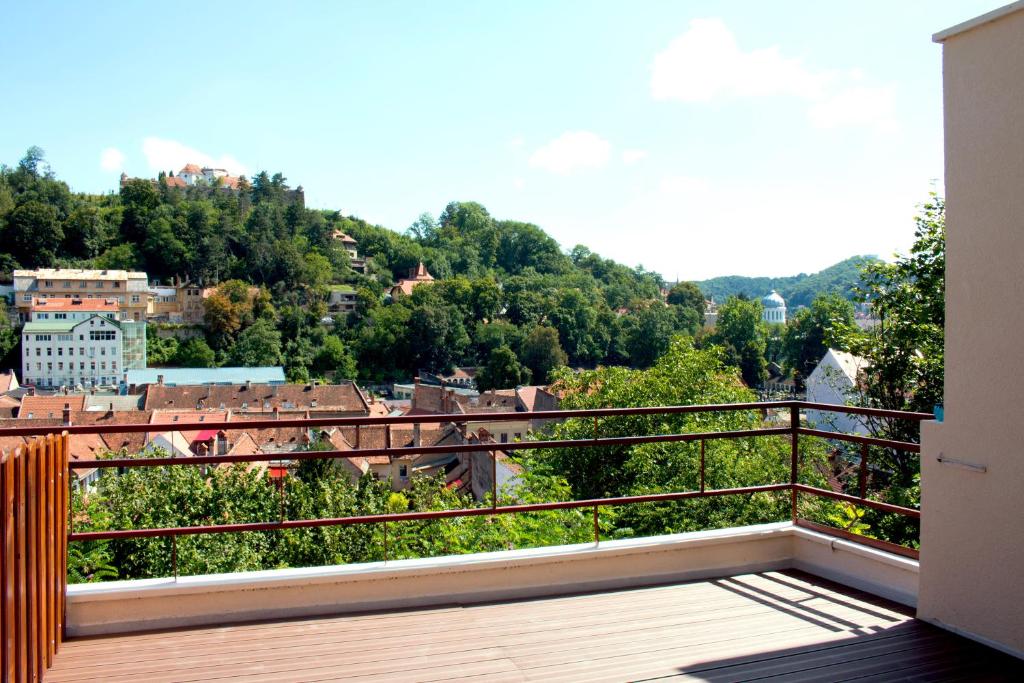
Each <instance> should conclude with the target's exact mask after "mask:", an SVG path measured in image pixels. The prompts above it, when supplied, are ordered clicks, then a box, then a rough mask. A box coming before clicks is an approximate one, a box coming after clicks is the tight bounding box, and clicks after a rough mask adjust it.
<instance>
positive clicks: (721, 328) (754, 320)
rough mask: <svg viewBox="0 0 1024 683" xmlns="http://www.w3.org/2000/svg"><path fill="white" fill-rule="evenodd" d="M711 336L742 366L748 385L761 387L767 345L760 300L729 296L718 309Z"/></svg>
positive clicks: (736, 363) (765, 366)
mask: <svg viewBox="0 0 1024 683" xmlns="http://www.w3.org/2000/svg"><path fill="white" fill-rule="evenodd" d="M710 339H711V342H712V343H713V344H717V345H719V346H722V347H725V349H726V354H727V356H726V357H727V358H728V360H729V362H730V363H732V364H733V365H736V366H737V367H739V368H740V374H741V375H742V376H743V381H744V382H746V383H747V386H748V387H757V386H760V385H761V384H762V383H763V382H764V380H765V379H766V378H767V376H768V370H767V363H765V358H764V356H765V351H766V348H767V344H766V341H765V329H764V323H763V322H762V321H761V302H760V301H752V300H749V299H741V298H740V297H735V296H734V297H729V299H728V300H727V301H726V302H725V303H724V304H722V305H721V306H720V307H719V309H718V318H717V321H716V323H715V332H714V334H712V335H711V337H710Z"/></svg>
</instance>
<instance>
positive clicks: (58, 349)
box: [57, 347, 64, 356]
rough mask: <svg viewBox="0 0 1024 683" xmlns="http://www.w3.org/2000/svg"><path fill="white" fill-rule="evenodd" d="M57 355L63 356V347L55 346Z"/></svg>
mask: <svg viewBox="0 0 1024 683" xmlns="http://www.w3.org/2000/svg"><path fill="white" fill-rule="evenodd" d="M57 355H58V356H63V355H64V349H63V348H61V347H58V348H57Z"/></svg>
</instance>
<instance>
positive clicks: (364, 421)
mask: <svg viewBox="0 0 1024 683" xmlns="http://www.w3.org/2000/svg"><path fill="white" fill-rule="evenodd" d="M805 409H810V410H817V411H823V412H829V411H831V412H838V413H848V414H854V415H862V416H869V417H874V418H883V419H903V420H911V421H917V422H919V421H921V420H927V419H931V417H932V416H931V415H929V414H927V413H908V412H900V411H891V410H880V409H871V408H858V407H848V406H834V405H827V404H815V403H808V402H801V401H776V402H762V403H736V404H724V405H697V406H664V407H644V408H602V409H593V410H557V411H537V412H514V413H478V414H473V415H464V414H453V415H415V416H399V417H348V418H336V417H332V418H311V419H296V420H283V419H268V420H246V421H244V422H225V423H217V429H218V431H220V430H224V431H229V430H258V429H281V428H301V429H314V428H341V427H350V428H354V429H356V430H357V431H358V430H359V429H361V428H363V427H369V426H383V427H384V428H385V432H384V434H385V441H384V443H385V445H384V447H383V448H363V449H355V450H346V451H339V450H330V451H296V452H291V453H288V454H287V455H286V456H284V457H286V459H288V460H293V461H301V460H330V459H337V458H364V457H370V456H388V457H389V458H403V457H406V456H413V455H426V454H459V453H480V452H489V453H490V456H491V467H492V471H491V477H490V479H491V486H492V489H491V495H490V501H489V502H490V504H489V505H485V506H482V507H472V508H460V509H453V510H434V511H417V512H400V513H390V514H373V515H357V516H349V517H338V518H319V519H286V518H285V517H284V513H283V507H282V513H281V517H280V518H279V519H277V520H274V521H261V522H249V523H233V524H216V525H198V526H186V527H164V528H144V529H118V530H107V531H74V530H73V529H72V528H71V524H70V519H71V517H70V516H69V514H68V501H69V500H70V496H69V493H70V490H69V487H70V486H71V482H72V477H70V476H69V472H70V471H74V470H82V469H92V468H99V469H120V468H131V467H166V466H171V465H175V466H177V465H181V466H206V465H221V464H231V463H253V462H269V461H272V460H280V459H281V458H282V455H283V454H281V453H273V454H268V453H257V454H251V455H248V454H246V455H201V456H185V457H181V456H171V457H159V458H153V457H141V458H140V457H111V458H99V459H90V460H71V459H69V458H68V457H67V452H68V451H67V448H68V439H69V437H70V436H72V435H76V434H115V433H139V432H154V431H158V430H167V429H173V430H175V431H202V430H207V429H209V428H210V426H211V425H210V423H208V422H176V423H173V424H163V425H154V424H121V425H109V426H108V425H104V426H96V425H66V426H60V427H12V428H4V429H0V436H25V437H36V438H34V439H33V440H32V441H31V442H30V443H29V445H28V446H26V447H22V448H19V449H17V450H16V451H15V452H14V453H11V454H4V455H3V460H2V463H3V467H0V476H2V482H0V483H2V491H3V501H4V510H3V534H4V536H3V538H4V543H5V545H4V548H5V553H4V557H5V560H4V562H3V566H2V567H0V570H2V572H0V573H2V577H0V578H2V586H3V591H2V593H3V622H2V623H3V627H4V643H5V646H4V650H3V655H4V659H3V667H4V668H3V671H4V672H5V673H9V672H10V673H11V674H12V675H11V676H10V677H9V678H10V679H11V680H18V679H17V678H15V677H14V675H13V672H15V671H22V670H24V671H31V670H37V671H38V670H40V669H39V667H42V666H45V662H47V661H49V659H48V658H52V653H53V650H55V648H56V646H57V645H58V644H59V638H60V636H59V633H60V631H61V629H62V628H63V625H64V615H63V605H64V602H63V601H64V592H65V588H66V566H67V565H66V551H67V543H69V542H70V543H76V542H84V541H102V540H113V539H131V538H144V537H157V536H159V537H170V539H171V543H172V549H171V552H172V566H173V571H174V573H175V575H176V574H177V564H176V562H177V560H176V552H175V551H176V539H177V537H179V536H185V535H194V534H221V533H240V532H266V531H274V530H281V529H301V528H312V527H330V526H344V525H359V524H379V525H382V527H383V535H382V538H383V545H384V548H383V550H384V558H385V561H387V559H388V525H389V524H397V523H401V522H408V521H415V520H437V519H450V518H457V517H470V516H481V515H506V514H520V513H532V512H541V511H549V510H568V509H590V510H592V514H593V520H594V541H595V543H599V542H600V540H601V538H600V534H601V530H600V525H599V514H600V509H601V508H603V507H611V506H621V505H633V504H638V503H664V502H670V501H680V500H688V499H696V498H706V497H714V496H735V495H748V494H756V493H766V492H779V493H781V492H789V502H790V517H791V520H792V522H793V523H794V524H795V525H799V526H804V527H808V528H812V529H814V530H816V531H820V532H822V533H826V534H831V535H834V536H838V537H842V538H845V539H848V540H851V541H855V542H858V543H863V544H866V545H870V546H873V547H876V548H879V549H883V550H886V551H889V552H893V553H898V554H900V555H904V556H907V557H912V558H916V557H917V555H918V553H917V551H916V550H915V549H912V548H908V547H904V546H901V545H897V544H894V543H890V542H888V541H882V540H878V539H873V538H869V537H866V536H863V535H859V534H854V533H851V532H848V531H845V530H842V529H837V528H833V527H829V526H825V525H822V524H819V523H817V522H814V521H812V520H809V519H804V518H802V517H800V515H799V506H798V502H799V498H800V496H812V497H821V498H828V499H832V500H837V501H842V502H845V503H849V504H853V505H856V506H862V507H865V508H871V509H874V510H878V511H880V512H884V513H894V514H898V515H903V516H906V517H909V518H920V511H919V510H918V509H915V508H910V507H904V506H900V505H894V504H891V503H886V502H882V501H878V500H873V499H871V498H869V497H868V491H867V477H868V471H869V465H870V463H869V459H870V455H869V450H868V449H869V447H870V446H876V447H882V448H889V449H895V450H898V451H904V452H910V453H919V452H920V446H919V445H918V444H916V443H910V442H904V441H894V440H890V439H882V438H875V437H871V436H861V435H854V434H844V433H837V432H831V431H824V430H820V429H814V428H809V427H802V426H801V424H800V412H801V410H805ZM737 411H748V412H749V411H759V412H760V413H761V414H763V415H767V414H768V411H788V413H789V425H788V426H780V427H763V428H757V429H742V430H732V431H709V432H698V433H670V434H649V435H635V436H601V420H602V419H606V418H614V417H623V416H658V415H681V414H696V413H726V412H737ZM568 419H574V420H587V421H592V422H593V436H592V438H588V439H572V440H566V439H538V440H528V441H519V442H513V443H495V442H488V441H486V440H484V441H482V442H479V443H478V442H472V443H461V444H452V445H434V446H411V447H408V446H403V447H393V446H392V444H391V429H390V428H391V427H393V426H396V425H416V424H427V423H456V424H473V423H497V422H511V421H516V422H521V421H524V420H531V421H543V422H544V423H547V422H550V421H557V420H568ZM750 437H764V438H781V439H785V440H787V441H788V442H789V444H790V462H789V465H790V467H789V477H788V481H782V482H774V483H765V484H760V485H754V486H741V487H734V488H720V489H711V488H707V487H706V479H707V477H706V471H705V470H706V467H705V464H706V463H705V450H706V449H705V445H706V443H707V442H708V441H715V440H723V439H744V438H750ZM801 437H816V438H818V437H820V438H824V439H829V440H834V441H842V442H848V443H853V444H858V445H860V447H861V450H860V463H859V465H860V467H859V482H858V494H857V495H852V494H848V493H842V492H839V491H833V490H830V489H825V488H820V487H816V486H811V485H809V484H806V483H802V482H801V481H800V480H799V471H800V468H799V465H800V438H801ZM687 442H689V443H692V442H699V443H700V461H699V479H698V481H699V485H698V487H697V488H696V489H694V490H688V491H675V492H665V493H651V494H645V495H632V496H618V497H610V498H596V499H586V500H561V501H548V502H542V503H526V504H524V503H516V502H514V501H513V502H511V503H508V504H501V501H500V500H499V490H498V484H497V480H498V477H497V471H496V470H497V454H498V453H499V452H516V451H525V450H535V449H549V448H594V447H603V446H634V445H640V444H649V443H687ZM40 454H42V455H40ZM33 472H35V474H33ZM64 531H66V533H64ZM38 534H42V535H41V536H39V537H38V539H37V537H36V536H35V535H38ZM33 557H34V558H35V559H33ZM11 558H13V560H12V559H11ZM30 567H36V568H37V569H36V572H37V573H38V575H37V574H33V573H32V572H31V571H30V570H29V569H27V568H30ZM37 603H38V604H37ZM32 614H35V615H36V617H31V615H32ZM47 615H49V616H47ZM32 619H35V621H32ZM30 627H31V628H30ZM45 629H56V630H55V633H57V634H58V635H53V633H52V632H48V631H46V630H45ZM19 633H20V634H22V635H21V636H18V637H15V638H13V639H12V638H9V634H15V635H16V634H19ZM26 633H31V634H34V635H29V636H25V635H24V634H26ZM47 633H50V635H46V634H47ZM19 638H20V640H19ZM11 642H14V643H17V645H16V646H15V647H9V646H8V644H9V643H11ZM32 643H35V647H37V648H41V649H39V650H38V652H35V653H33V652H32V651H31V645H32ZM30 660H31V661H30ZM18 667H21V668H20V669H19V668H18ZM32 667H36V668H35V669H33V668H32Z"/></svg>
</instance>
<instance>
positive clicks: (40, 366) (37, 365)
mask: <svg viewBox="0 0 1024 683" xmlns="http://www.w3.org/2000/svg"><path fill="white" fill-rule="evenodd" d="M36 370H39V371H40V372H42V370H43V364H42V363H36Z"/></svg>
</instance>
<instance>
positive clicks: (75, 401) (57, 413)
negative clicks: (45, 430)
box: [18, 394, 85, 418]
mask: <svg viewBox="0 0 1024 683" xmlns="http://www.w3.org/2000/svg"><path fill="white" fill-rule="evenodd" d="M65 405H68V406H70V408H71V410H82V409H84V408H85V394H74V395H68V396H61V395H58V396H25V397H24V398H22V399H21V409H20V410H19V411H18V417H19V418H32V417H34V418H46V417H55V418H60V417H63V416H64V406H65Z"/></svg>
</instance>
